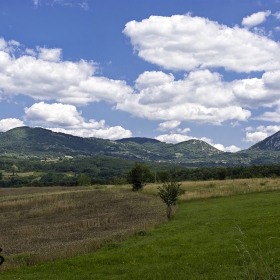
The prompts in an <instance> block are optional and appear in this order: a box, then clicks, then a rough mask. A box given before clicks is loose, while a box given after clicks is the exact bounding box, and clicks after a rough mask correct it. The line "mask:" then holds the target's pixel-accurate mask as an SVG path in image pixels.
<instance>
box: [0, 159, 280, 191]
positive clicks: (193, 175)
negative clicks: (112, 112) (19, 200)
mask: <svg viewBox="0 0 280 280" xmlns="http://www.w3.org/2000/svg"><path fill="white" fill-rule="evenodd" d="M134 164H135V161H129V160H125V159H120V158H115V157H107V156H94V157H76V158H68V159H67V158H58V159H57V160H52V161H50V160H47V159H45V160H39V159H37V158H30V159H19V158H16V157H10V156H1V157H0V187H16V186H18V187H20V186H38V187H40V186H69V187H71V186H78V185H89V184H91V185H98V184H99V185H103V184H115V185H120V184H126V183H127V173H128V172H129V170H131V168H132V167H133V166H134ZM140 164H142V165H145V166H147V167H148V169H149V171H150V172H149V174H148V175H146V176H147V178H146V182H151V183H152V182H155V181H156V182H157V183H162V182H167V181H204V180H225V179H241V178H263V177H280V165H279V164H274V165H259V166H257V165H252V166H233V167H213V168H208V167H203V168H187V167H182V166H179V165H174V164H164V163H153V162H146V163H143V162H140Z"/></svg>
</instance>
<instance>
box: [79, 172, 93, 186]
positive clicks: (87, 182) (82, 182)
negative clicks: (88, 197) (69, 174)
mask: <svg viewBox="0 0 280 280" xmlns="http://www.w3.org/2000/svg"><path fill="white" fill-rule="evenodd" d="M78 182H79V186H89V185H91V179H90V178H89V177H88V176H87V175H86V174H84V173H83V174H82V175H81V177H80V178H79V180H78Z"/></svg>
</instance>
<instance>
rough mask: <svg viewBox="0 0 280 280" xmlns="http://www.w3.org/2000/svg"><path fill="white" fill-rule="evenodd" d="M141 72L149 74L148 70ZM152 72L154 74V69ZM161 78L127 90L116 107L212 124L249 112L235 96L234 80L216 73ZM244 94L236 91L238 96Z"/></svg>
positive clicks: (241, 118)
mask: <svg viewBox="0 0 280 280" xmlns="http://www.w3.org/2000/svg"><path fill="white" fill-rule="evenodd" d="M145 76H149V75H148V72H145ZM152 76H156V74H155V72H153V73H152ZM160 76H162V75H161V74H160ZM140 77H141V78H142V77H143V76H142V75H140ZM162 81H163V83H162V84H159V82H158V83H157V85H155V83H154V82H153V81H152V82H151V84H150V85H149V84H148V83H146V84H145V87H144V88H143V89H142V90H141V91H140V92H139V93H133V94H129V95H127V98H126V99H125V100H122V102H118V103H117V105H116V108H117V109H120V110H123V111H127V112H129V113H131V114H132V115H134V116H138V117H142V118H147V119H154V120H166V121H170V120H172V121H175V120H176V121H182V120H188V121H197V122H210V123H214V124H221V123H222V122H224V121H226V120H238V121H246V120H247V119H248V118H249V117H250V116H251V113H250V111H249V110H247V109H243V108H242V104H243V103H240V102H239V101H238V99H237V98H236V96H235V93H234V91H233V87H234V86H235V83H233V84H232V83H226V82H223V80H222V76H221V75H220V74H218V73H211V72H210V71H209V70H199V71H194V72H191V73H190V74H189V75H186V76H185V78H184V79H183V80H178V81H174V80H173V78H172V80H170V81H168V80H165V79H163V80H162ZM235 87H236V86H235ZM246 94H247V93H245V92H244V94H241V93H240V95H241V96H246ZM242 102H243V100H242Z"/></svg>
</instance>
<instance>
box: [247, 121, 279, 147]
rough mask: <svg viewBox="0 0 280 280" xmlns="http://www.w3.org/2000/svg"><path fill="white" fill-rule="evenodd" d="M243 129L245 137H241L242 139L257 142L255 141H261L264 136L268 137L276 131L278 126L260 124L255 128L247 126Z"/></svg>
mask: <svg viewBox="0 0 280 280" xmlns="http://www.w3.org/2000/svg"><path fill="white" fill-rule="evenodd" d="M245 130H246V137H245V138H244V139H243V141H244V142H252V143H257V142H259V141H262V140H264V139H265V138H267V137H269V136H270V135H272V134H274V133H276V132H278V131H279V130H280V126H279V125H269V126H263V125H260V126H258V127H256V128H253V127H251V126H249V127H246V129H245Z"/></svg>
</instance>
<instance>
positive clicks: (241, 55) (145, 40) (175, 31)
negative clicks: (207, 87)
mask: <svg viewBox="0 0 280 280" xmlns="http://www.w3.org/2000/svg"><path fill="white" fill-rule="evenodd" d="M264 14H265V15H266V14H268V13H266V12H264ZM123 33H124V34H125V35H126V36H128V37H130V39H131V44H132V45H133V48H134V50H135V51H136V52H137V53H138V55H139V57H141V58H142V59H144V60H146V61H148V62H151V63H153V64H156V65H159V66H161V67H164V68H165V69H171V70H185V71H190V70H194V69H198V68H199V69H205V68H208V69H209V68H216V67H224V68H225V69H226V70H233V71H236V72H251V71H270V70H275V69H279V68H280V67H279V66H280V46H279V43H277V42H275V41H273V40H271V39H269V38H267V37H266V36H261V35H259V34H255V33H254V32H251V31H250V30H248V29H246V28H240V27H238V26H235V27H228V26H226V25H221V24H219V23H217V22H215V21H211V20H209V19H207V18H202V17H192V16H191V15H190V14H186V15H173V16H171V17H163V16H150V17H149V18H148V19H144V20H142V21H141V22H137V21H135V20H133V21H130V22H128V23H127V24H126V26H125V29H124V30H123Z"/></svg>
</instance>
